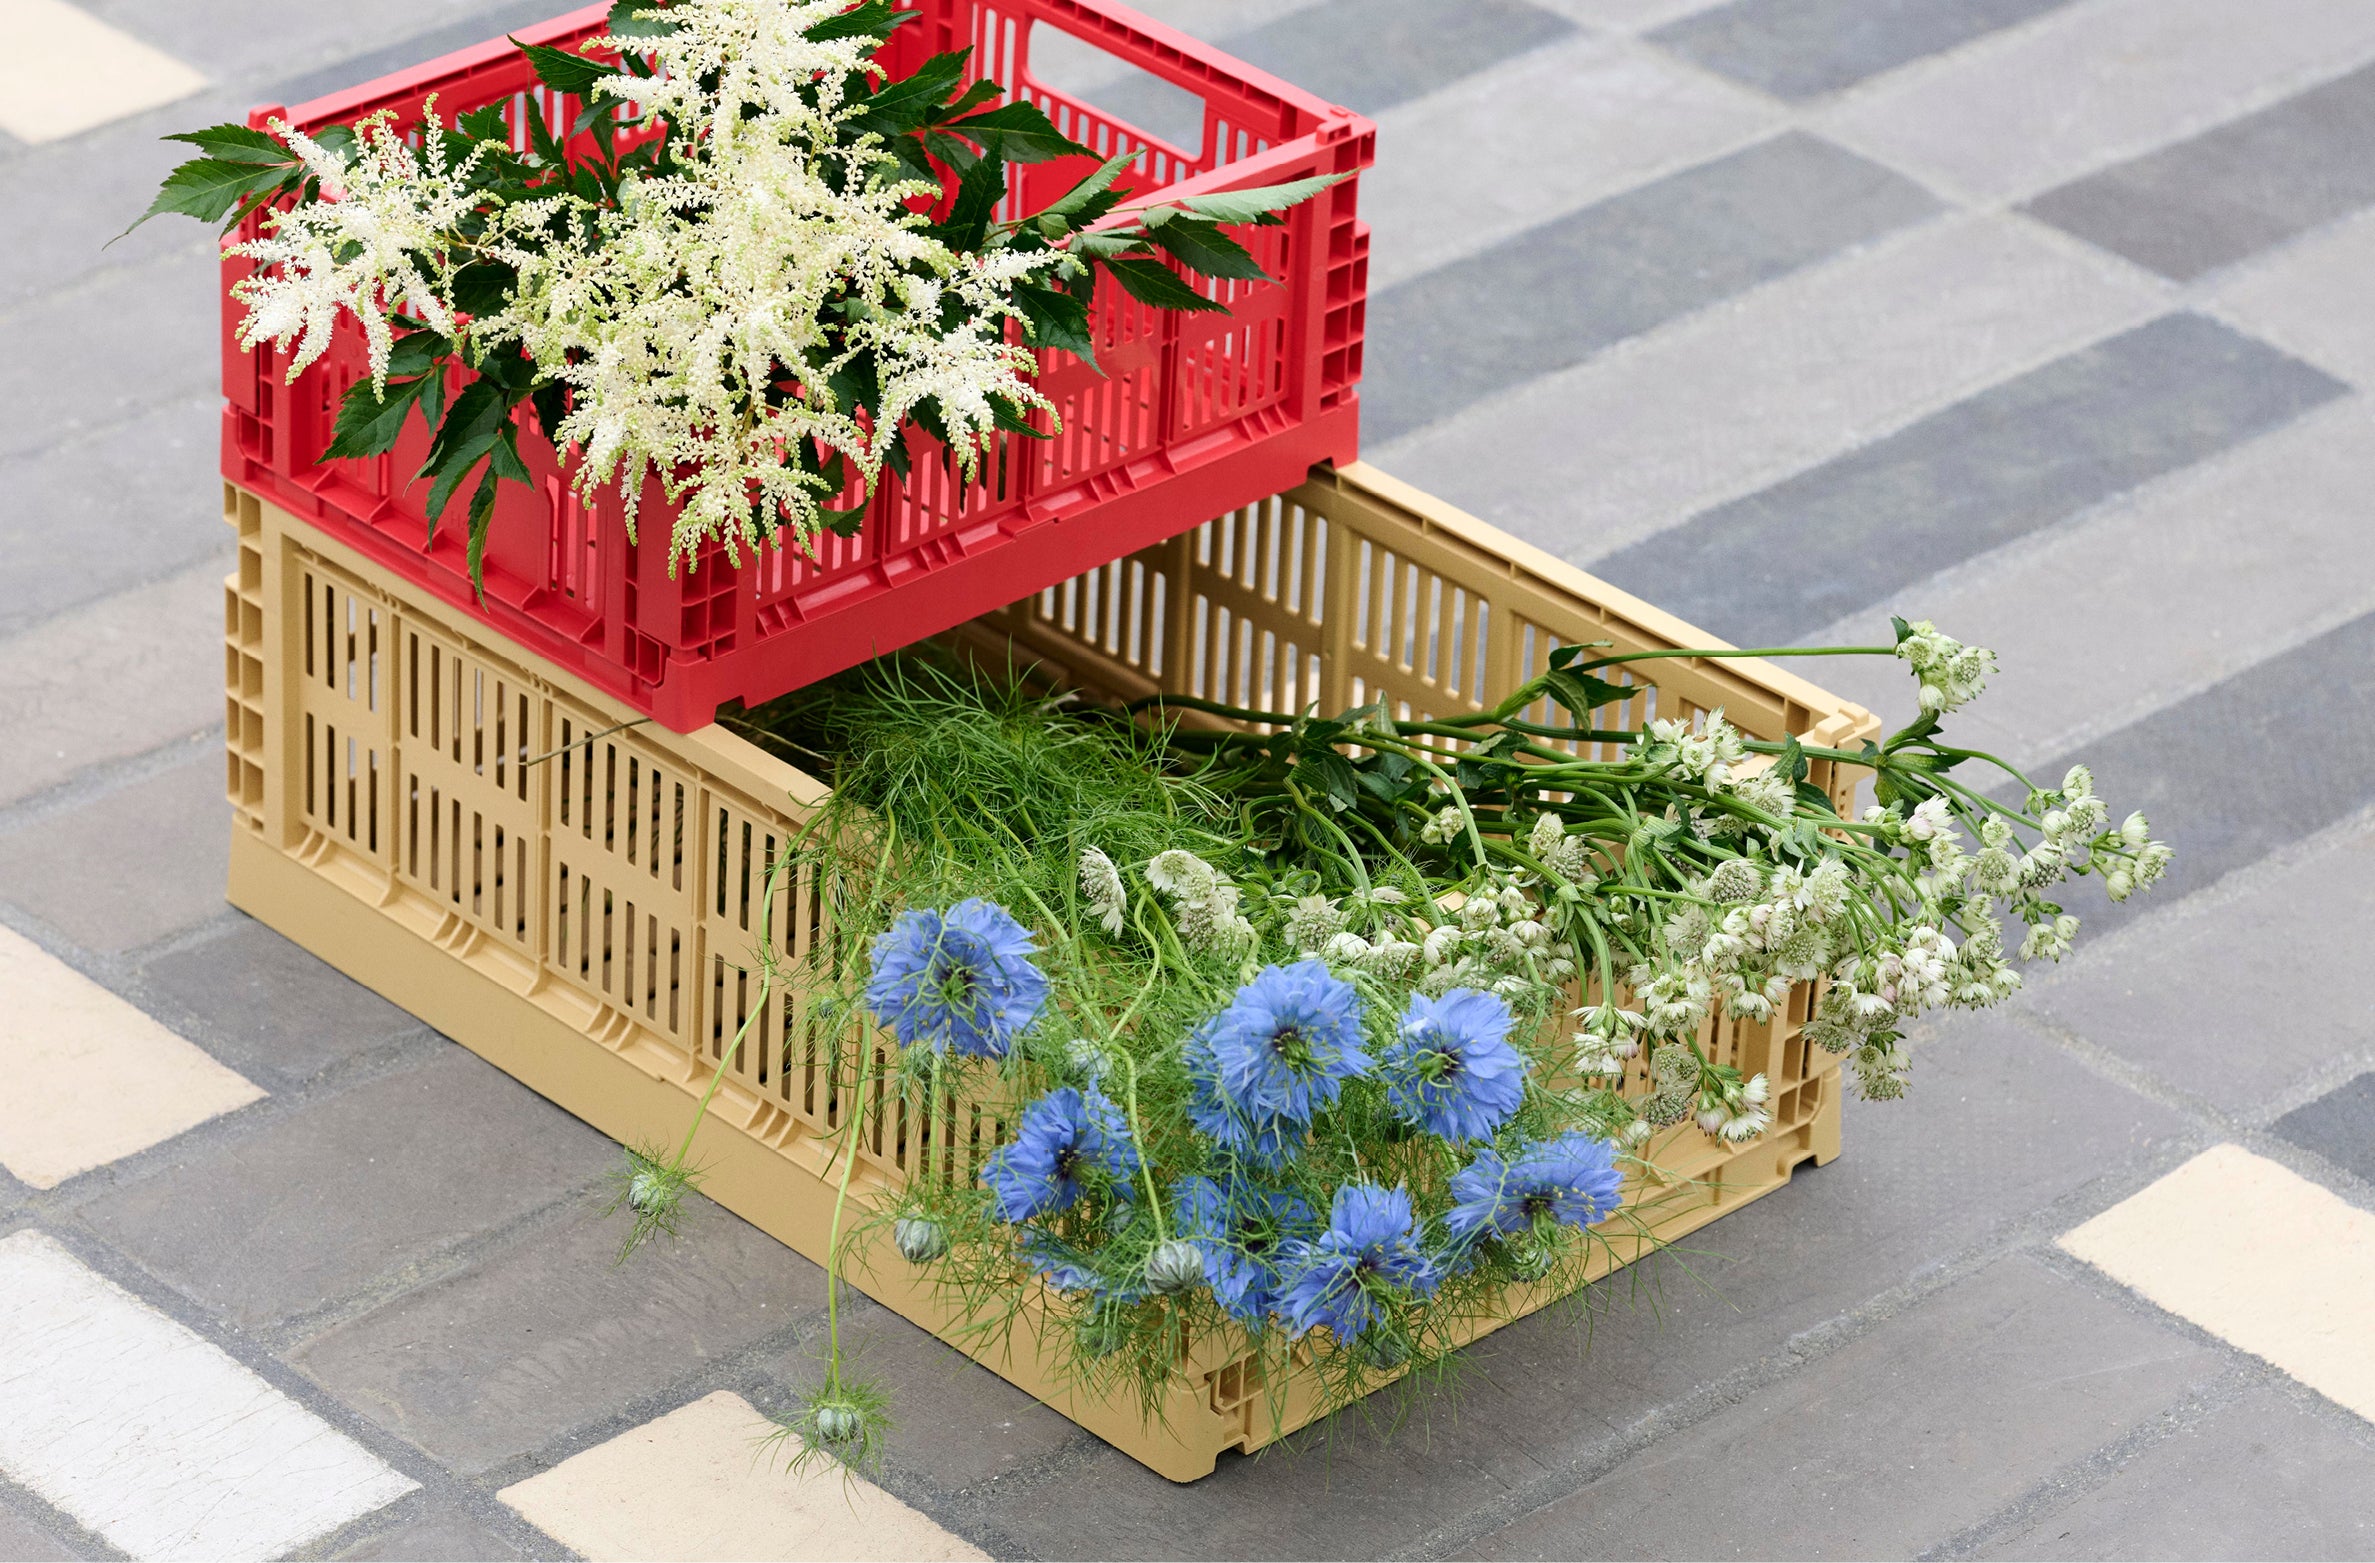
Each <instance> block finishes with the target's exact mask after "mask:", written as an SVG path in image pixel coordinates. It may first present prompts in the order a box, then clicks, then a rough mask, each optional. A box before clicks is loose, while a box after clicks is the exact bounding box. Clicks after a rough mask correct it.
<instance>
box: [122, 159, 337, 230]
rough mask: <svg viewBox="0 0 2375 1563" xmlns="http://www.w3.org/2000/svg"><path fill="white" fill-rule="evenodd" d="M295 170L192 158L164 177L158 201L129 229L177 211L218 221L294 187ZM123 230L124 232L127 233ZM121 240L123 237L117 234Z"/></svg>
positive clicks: (187, 215) (152, 202) (203, 219)
mask: <svg viewBox="0 0 2375 1563" xmlns="http://www.w3.org/2000/svg"><path fill="white" fill-rule="evenodd" d="M297 174H298V171H297V170H296V169H292V168H285V167H270V168H267V167H262V166H259V165H257V164H255V163H233V162H226V161H224V160H223V159H221V158H214V157H194V158H191V159H190V160H189V161H188V162H186V163H184V164H182V165H181V166H180V167H179V168H176V169H175V170H174V171H173V172H172V173H170V174H167V175H166V176H165V182H164V184H162V185H161V186H159V187H158V189H157V198H156V199H155V200H153V201H151V202H149V206H148V210H147V211H145V212H142V213H141V214H140V216H139V218H138V219H137V220H136V221H134V223H133V224H132V228H137V227H139V226H140V225H141V223H144V222H147V221H148V220H149V219H150V218H151V217H155V216H158V215H160V214H162V213H165V212H178V213H180V214H181V215H182V216H184V217H195V218H197V219H198V220H199V221H200V222H210V223H211V222H220V221H221V220H222V219H223V218H224V216H225V215H227V214H228V213H229V212H230V211H231V209H232V208H233V207H235V206H238V205H240V204H241V203H242V202H244V201H246V200H247V199H248V198H249V197H251V196H266V197H268V196H270V195H273V194H275V193H277V192H278V191H280V190H282V189H284V188H287V187H289V186H291V185H293V184H294V182H295V181H296V178H297ZM132 228H126V229H125V230H124V233H130V232H131V231H132ZM116 237H117V238H119V239H120V238H122V237H123V234H117V235H116Z"/></svg>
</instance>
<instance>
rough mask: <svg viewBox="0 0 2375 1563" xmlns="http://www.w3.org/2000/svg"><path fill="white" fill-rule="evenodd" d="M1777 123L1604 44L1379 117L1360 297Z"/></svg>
mask: <svg viewBox="0 0 2375 1563" xmlns="http://www.w3.org/2000/svg"><path fill="white" fill-rule="evenodd" d="M1783 119H1784V115H1783V113H1782V111H1781V110H1780V109H1779V108H1777V107H1776V106H1775V105H1773V104H1772V103H1770V102H1769V101H1767V100H1765V99H1762V98H1760V97H1757V96H1756V95H1754V94H1751V93H1748V92H1744V91H1741V90H1739V89H1737V88H1734V87H1731V86H1728V85H1726V84H1725V83H1723V82H1720V81H1718V80H1716V79H1715V78H1713V77H1710V76H1707V75H1704V74H1701V73H1700V72H1697V71H1694V70H1690V69H1688V68H1687V67H1685V66H1682V65H1680V64H1677V63H1676V62H1675V61H1673V60H1671V59H1669V58H1668V57H1666V56H1664V55H1662V54H1659V53H1656V52H1654V51H1652V50H1649V49H1646V48H1643V47H1641V46H1639V45H1636V44H1632V43H1627V42H1622V41H1616V40H1610V39H1604V38H1590V37H1581V38H1574V39H1569V40H1568V41H1566V42H1563V43H1557V44H1552V45H1550V46H1549V47H1547V48H1542V49H1536V50H1534V51H1532V52H1531V53H1528V54H1522V55H1519V56H1517V57H1516V58H1514V59H1511V60H1507V61H1504V62H1503V63H1502V64H1500V65H1497V66H1494V67H1493V68H1491V69H1490V70H1483V71H1478V72H1477V73H1476V74H1474V75H1472V76H1466V77H1463V78H1461V79H1460V80H1459V81H1456V82H1454V83H1452V84H1451V85H1450V86H1448V87H1445V88H1443V89H1442V90H1441V91H1439V92H1432V93H1429V94H1428V95H1427V96H1425V97H1423V98H1419V99H1416V100H1415V101H1413V102H1410V103H1405V104H1401V105H1399V106H1397V107H1395V108H1391V109H1388V110H1386V111H1385V113H1384V114H1382V115H1380V116H1379V117H1378V121H1377V165H1376V166H1375V167H1374V168H1371V169H1370V170H1368V171H1367V172H1366V173H1364V174H1362V175H1361V215H1362V217H1364V218H1365V219H1367V221H1368V223H1369V225H1370V245H1369V287H1370V290H1371V291H1372V292H1377V291H1381V290H1383V289H1385V288H1389V287H1391V286H1393V285H1394V284H1395V283H1397V282H1400V281H1402V280H1404V279H1405V278H1409V277H1414V276H1416V275H1418V274H1419V273H1420V272H1423V271H1428V270H1432V269H1433V268H1435V267H1437V266H1441V265H1443V264H1445V263H1446V262H1448V261H1453V260H1457V259H1459V258H1461V257H1462V256H1466V255H1473V254H1476V253H1478V252H1480V251H1483V250H1487V249H1490V248H1492V247H1493V246H1494V245H1496V244H1499V243H1501V242H1502V241H1503V240H1505V239H1507V238H1509V237H1510V236H1511V235H1513V234H1516V233H1519V232H1521V231H1522V230H1524V229H1527V228H1530V227H1533V226H1535V225H1536V224H1538V223H1543V222H1547V221H1549V220H1550V219H1551V218H1553V217H1557V216H1559V215H1560V214H1562V213H1565V212H1571V211H1574V210H1576V209H1577V208H1579V207H1584V206H1588V205H1590V204H1592V203H1593V202H1595V201H1598V200H1602V199H1604V198H1606V197H1608V196H1611V195H1614V194H1616V193H1617V192H1618V191H1620V190H1628V189H1631V188H1632V187H1633V186H1635V185H1640V184H1646V183H1648V182H1649V181H1650V180H1652V179H1655V178H1657V177H1658V176H1659V175H1661V174H1665V173H1670V172H1672V171H1674V170H1676V169H1679V168H1687V167H1689V166H1690V165H1692V164H1694V163H1701V162H1705V161H1706V160H1707V159H1709V158H1712V157H1717V156H1720V155H1721V154H1723V153H1725V152H1728V151H1731V150H1732V149H1734V148H1736V147H1739V146H1743V145H1746V144H1747V143H1748V142H1751V141H1754V140H1756V139H1758V138H1759V137H1761V136H1764V135H1767V134H1769V133H1771V132H1772V131H1773V130H1775V129H1777V128H1778V127H1779V126H1780V125H1781V123H1782V121H1783ZM1511 302H1512V305H1513V307H1522V306H1523V301H1522V300H1513V301H1511Z"/></svg>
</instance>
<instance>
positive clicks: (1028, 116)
mask: <svg viewBox="0 0 2375 1563" xmlns="http://www.w3.org/2000/svg"><path fill="white" fill-rule="evenodd" d="M948 128H949V129H951V130H955V131H960V132H962V133H963V134H965V135H968V136H971V137H972V138H973V139H974V140H976V141H978V142H980V143H981V144H982V145H983V146H984V147H986V148H988V149H989V150H990V151H991V152H992V154H993V155H995V156H997V157H1001V158H1003V159H1005V160H1006V161H1007V162H1009V163H1045V162H1048V161H1050V160H1052V159H1055V158H1059V157H1095V156H1096V155H1097V154H1096V151H1095V149H1094V148H1091V147H1084V146H1082V145H1081V144H1080V143H1079V142H1077V141H1075V140H1073V139H1072V138H1071V137H1070V136H1067V135H1065V134H1064V133H1063V132H1062V131H1060V130H1058V129H1056V127H1055V122H1054V121H1053V120H1051V119H1049V118H1048V117H1047V115H1046V114H1045V112H1043V111H1042V110H1041V109H1040V107H1039V105H1038V104H1036V103H1023V102H1014V103H1009V104H1006V105H1004V106H1003V107H1000V108H994V109H992V110H990V111H989V112H988V113H987V114H976V115H974V116H973V117H972V118H971V119H961V120H958V121H957V122H956V123H954V124H953V125H951V126H949V127H948Z"/></svg>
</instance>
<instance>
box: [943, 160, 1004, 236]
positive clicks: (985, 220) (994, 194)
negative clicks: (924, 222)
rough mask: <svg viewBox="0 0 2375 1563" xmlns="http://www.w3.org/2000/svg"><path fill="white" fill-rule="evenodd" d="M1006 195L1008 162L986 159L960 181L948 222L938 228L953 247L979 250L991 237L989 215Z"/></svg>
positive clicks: (966, 173)
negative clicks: (1006, 163)
mask: <svg viewBox="0 0 2375 1563" xmlns="http://www.w3.org/2000/svg"><path fill="white" fill-rule="evenodd" d="M1005 195H1006V165H1005V164H1003V163H1000V162H998V161H996V160H995V159H992V158H983V159H982V160H981V161H980V162H978V163H975V164H974V165H973V166H972V167H971V168H968V169H966V170H965V174H964V177H963V178H962V179H960V180H958V181H957V198H956V201H955V203H954V204H953V205H951V206H950V208H949V213H948V221H946V222H944V223H942V224H940V226H939V227H938V229H936V230H935V231H936V232H937V233H938V234H939V235H940V237H941V238H942V240H943V241H944V242H946V243H947V244H948V246H949V247H950V248H951V249H957V250H978V249H980V248H981V246H982V242H983V241H984V240H985V239H987V238H988V237H989V231H990V217H991V214H993V213H994V212H996V211H997V209H998V203H999V201H1001V200H1003V199H1004V198H1005Z"/></svg>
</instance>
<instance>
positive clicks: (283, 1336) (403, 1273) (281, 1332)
mask: <svg viewBox="0 0 2375 1563" xmlns="http://www.w3.org/2000/svg"><path fill="white" fill-rule="evenodd" d="M604 1181H605V1178H603V1177H595V1178H589V1179H587V1180H586V1181H585V1182H583V1183H579V1184H575V1185H572V1186H571V1187H569V1188H566V1189H564V1190H562V1191H560V1192H559V1193H557V1194H555V1195H554V1196H553V1197H552V1198H551V1199H549V1200H546V1201H545V1202H544V1203H543V1204H540V1205H537V1206H535V1207H533V1208H531V1209H529V1210H526V1211H523V1212H521V1213H520V1214H519V1215H517V1216H514V1217H512V1218H511V1219H510V1220H508V1221H506V1222H504V1223H502V1224H501V1225H500V1226H496V1227H491V1228H489V1229H487V1230H486V1231H483V1232H474V1233H471V1234H469V1235H467V1236H465V1237H462V1238H459V1239H456V1240H454V1241H451V1242H446V1243H442V1244H439V1245H437V1246H435V1247H432V1248H430V1249H428V1250H426V1251H424V1252H423V1253H421V1254H418V1255H416V1256H415V1257H413V1258H411V1259H409V1260H407V1261H405V1262H404V1263H403V1264H400V1265H398V1266H396V1267H395V1268H394V1269H391V1270H383V1271H380V1272H379V1273H378V1274H376V1275H373V1276H371V1277H370V1278H368V1279H367V1280H365V1281H364V1282H363V1283H362V1284H361V1285H359V1286H357V1287H355V1288H354V1289H353V1290H351V1291H347V1292H344V1293H341V1294H340V1295H339V1296H336V1297H329V1298H324V1299H323V1300H322V1301H320V1302H319V1303H317V1304H315V1305H314V1306H313V1307H311V1308H307V1309H305V1310H304V1311H303V1312H300V1313H294V1314H291V1315H289V1316H288V1317H287V1318H285V1319H280V1320H277V1321H275V1322H274V1323H272V1324H268V1325H263V1326H259V1327H258V1328H256V1329H255V1330H253V1331H252V1332H251V1333H252V1334H253V1335H254V1337H255V1338H256V1339H257V1340H259V1341H261V1342H263V1343H264V1345H265V1348H266V1349H267V1350H269V1351H272V1352H274V1353H275V1354H280V1355H286V1354H290V1353H293V1352H295V1351H296V1350H297V1348H299V1347H300V1346H303V1345H305V1344H306V1343H307V1342H309V1341H312V1340H315V1339H317V1338H319V1337H320V1336H323V1335H326V1334H328V1333H329V1332H330V1331H332V1330H334V1329H336V1328H338V1327H339V1326H340V1325H342V1324H349V1323H352V1322H353V1321H354V1320H356V1319H359V1318H362V1317H363V1316H364V1315H366V1314H368V1313H371V1312H373V1311H374V1310H376V1309H379V1308H381V1307H384V1306H386V1305H387V1304H389V1303H391V1302H394V1301H396V1300H397V1299H399V1298H402V1297H407V1296H410V1295H411V1294H412V1293H414V1292H418V1291H422V1290H425V1289H427V1288H429V1287H433V1286H436V1285H438V1284H439V1283H441V1282H444V1281H448V1280H451V1279H452V1278H453V1277H455V1276H457V1275H462V1274H465V1273H467V1272H469V1271H471V1270H473V1269H476V1268H478V1267H479V1266H480V1265H481V1264H483V1263H484V1262H485V1261H487V1260H488V1259H491V1258H493V1257H495V1256H497V1255H498V1254H501V1253H504V1252H507V1251H509V1250H510V1249H512V1248H514V1247H517V1246H518V1245H519V1244H520V1243H521V1242H522V1241H524V1240H526V1239H529V1238H533V1237H535V1236H537V1235H539V1234H541V1233H543V1232H545V1231H548V1230H550V1229H552V1228H554V1227H556V1226H559V1225H561V1224H562V1223H563V1222H564V1221H565V1220H566V1219H567V1217H568V1215H569V1213H570V1212H572V1211H580V1210H582V1211H587V1212H589V1213H590V1214H589V1219H600V1217H599V1213H598V1212H596V1211H595V1209H594V1205H593V1201H592V1199H591V1198H590V1197H589V1196H592V1195H595V1194H598V1193H600V1192H601V1190H602V1186H603V1183H604Z"/></svg>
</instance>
